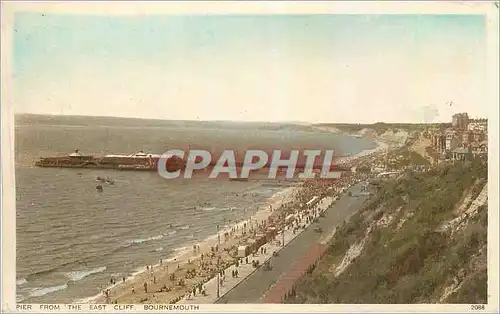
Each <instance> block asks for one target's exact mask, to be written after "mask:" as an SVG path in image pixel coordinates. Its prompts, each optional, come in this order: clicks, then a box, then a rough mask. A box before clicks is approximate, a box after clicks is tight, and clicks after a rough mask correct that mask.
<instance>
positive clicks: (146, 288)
mask: <svg viewBox="0 0 500 314" xmlns="http://www.w3.org/2000/svg"><path fill="white" fill-rule="evenodd" d="M144 293H148V283H147V282H145V281H144Z"/></svg>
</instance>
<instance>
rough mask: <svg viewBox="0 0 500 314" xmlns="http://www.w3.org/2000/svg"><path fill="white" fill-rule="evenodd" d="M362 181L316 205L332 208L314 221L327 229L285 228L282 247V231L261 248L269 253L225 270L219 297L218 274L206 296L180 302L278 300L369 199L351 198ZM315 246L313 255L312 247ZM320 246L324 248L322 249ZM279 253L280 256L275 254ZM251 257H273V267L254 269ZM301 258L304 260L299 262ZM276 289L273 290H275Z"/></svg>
mask: <svg viewBox="0 0 500 314" xmlns="http://www.w3.org/2000/svg"><path fill="white" fill-rule="evenodd" d="M361 185H362V184H357V185H355V186H353V187H351V188H349V189H348V190H347V191H346V193H344V195H343V196H342V197H341V198H340V199H339V200H337V201H336V202H335V203H334V204H333V206H330V205H331V201H332V200H331V199H324V200H323V201H322V202H320V203H319V204H318V205H317V208H321V209H322V208H326V207H328V206H330V209H328V210H327V211H326V215H325V217H323V218H320V220H319V222H316V223H313V224H314V225H315V226H319V227H321V228H322V229H323V230H324V232H323V233H318V232H315V231H314V228H312V226H311V227H309V226H308V228H305V229H303V230H301V231H300V232H297V233H295V234H293V231H292V230H291V229H288V230H286V231H285V246H284V247H283V246H282V245H281V246H280V245H279V244H278V241H282V237H283V236H282V234H279V235H278V236H277V237H276V241H274V242H270V243H266V244H265V245H263V246H262V247H263V248H265V251H266V253H265V254H261V253H260V251H259V253H258V254H256V255H255V256H252V254H250V255H249V256H248V259H249V263H248V264H246V263H245V260H244V259H243V263H242V264H240V265H239V267H238V268H236V266H235V265H233V266H231V267H230V268H228V269H226V270H225V277H224V280H223V283H222V285H220V286H219V297H217V277H215V278H214V279H212V280H210V281H209V282H207V283H205V285H204V287H205V291H206V295H205V296H203V295H201V294H199V293H198V291H197V293H196V295H195V296H192V295H191V297H189V296H186V297H185V298H183V299H182V300H181V301H179V302H178V303H181V304H182V303H184V304H209V303H261V302H278V300H279V299H280V298H281V295H282V294H283V293H284V292H285V291H286V290H287V289H288V288H289V287H290V286H291V285H293V283H294V282H295V280H296V279H297V278H298V276H299V274H301V273H303V269H302V268H304V267H303V266H301V265H303V264H308V265H309V264H310V263H311V261H309V259H312V260H313V259H314V258H312V256H315V258H316V257H317V256H320V255H321V254H322V251H323V250H324V249H325V248H326V246H325V245H324V239H325V236H327V235H329V234H331V231H332V230H331V229H333V227H334V226H336V225H338V223H340V222H341V221H343V220H346V219H348V218H349V217H350V216H351V215H352V214H353V213H355V212H356V211H357V209H358V208H359V207H360V206H361V205H362V204H363V202H364V201H365V200H366V199H368V196H358V197H350V196H348V193H347V192H348V191H351V192H353V193H355V192H359V191H360V188H361ZM313 248H315V252H314V254H312V253H311V252H312V251H311V250H312V249H313ZM320 248H321V249H320ZM274 252H277V256H273V253H274ZM252 260H256V261H259V264H260V265H263V264H264V263H265V262H266V261H268V260H270V264H271V269H266V267H259V268H254V267H253V266H252ZM299 261H301V262H300V263H299ZM236 269H237V270H238V277H237V278H233V277H232V276H231V274H232V271H233V270H236ZM273 291H274V292H273Z"/></svg>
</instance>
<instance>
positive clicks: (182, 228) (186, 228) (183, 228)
mask: <svg viewBox="0 0 500 314" xmlns="http://www.w3.org/2000/svg"><path fill="white" fill-rule="evenodd" d="M189 228H190V227H189V225H185V226H182V227H180V228H179V229H181V230H188V229H189Z"/></svg>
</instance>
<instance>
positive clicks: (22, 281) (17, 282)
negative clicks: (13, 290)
mask: <svg viewBox="0 0 500 314" xmlns="http://www.w3.org/2000/svg"><path fill="white" fill-rule="evenodd" d="M27 282H28V281H27V280H26V279H24V278H21V279H16V286H20V285H24V284H25V283H27Z"/></svg>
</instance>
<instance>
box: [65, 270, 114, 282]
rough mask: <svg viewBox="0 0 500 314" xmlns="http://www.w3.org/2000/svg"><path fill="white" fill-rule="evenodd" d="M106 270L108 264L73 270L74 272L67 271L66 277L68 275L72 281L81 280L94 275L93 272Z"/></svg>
mask: <svg viewBox="0 0 500 314" xmlns="http://www.w3.org/2000/svg"><path fill="white" fill-rule="evenodd" d="M105 270H106V266H102V267H97V268H93V269H90V270H77V271H72V272H69V273H66V274H64V275H65V276H66V277H68V279H70V280H71V281H79V280H82V279H83V278H85V277H88V276H90V275H92V274H97V273H102V272H103V271H105Z"/></svg>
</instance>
